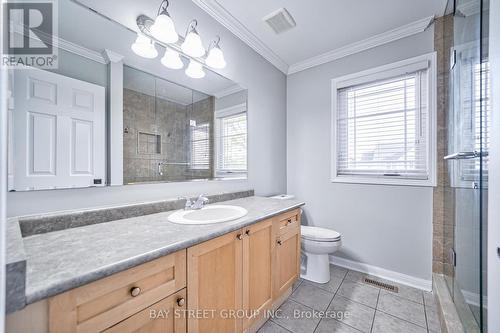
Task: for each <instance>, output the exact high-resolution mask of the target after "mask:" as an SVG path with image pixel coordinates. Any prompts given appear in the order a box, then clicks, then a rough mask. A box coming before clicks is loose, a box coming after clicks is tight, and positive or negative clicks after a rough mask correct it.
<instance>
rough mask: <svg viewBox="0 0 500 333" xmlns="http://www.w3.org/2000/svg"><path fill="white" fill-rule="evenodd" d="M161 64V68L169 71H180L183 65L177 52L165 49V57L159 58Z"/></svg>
mask: <svg viewBox="0 0 500 333" xmlns="http://www.w3.org/2000/svg"><path fill="white" fill-rule="evenodd" d="M161 63H162V65H163V66H165V67H167V68H170V69H181V68H182V67H184V63H183V62H182V60H181V57H180V56H179V53H178V52H177V51H174V50H172V49H169V48H167V50H166V51H165V55H164V56H163V57H162V58H161Z"/></svg>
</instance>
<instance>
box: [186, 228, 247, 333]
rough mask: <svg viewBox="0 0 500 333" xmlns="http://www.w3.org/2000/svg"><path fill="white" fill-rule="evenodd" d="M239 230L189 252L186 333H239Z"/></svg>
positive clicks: (240, 278)
mask: <svg viewBox="0 0 500 333" xmlns="http://www.w3.org/2000/svg"><path fill="white" fill-rule="evenodd" d="M242 232H243V231H242V230H239V231H237V232H232V233H229V234H226V235H224V236H221V237H218V238H215V239H213V240H210V241H207V242H204V243H201V244H199V245H196V246H193V247H191V248H189V249H188V290H189V302H188V309H189V310H190V314H193V315H192V316H191V315H190V316H189V318H188V332H190V333H238V332H241V331H242V320H241V319H238V318H236V316H234V313H231V311H236V310H238V309H241V308H242V280H243V278H242V269H243V268H242V259H243V258H242V245H243V241H242V239H243V236H242Z"/></svg>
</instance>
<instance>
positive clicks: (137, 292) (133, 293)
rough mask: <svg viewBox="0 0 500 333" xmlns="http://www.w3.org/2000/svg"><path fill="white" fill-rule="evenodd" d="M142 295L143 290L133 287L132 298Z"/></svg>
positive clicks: (131, 290)
mask: <svg viewBox="0 0 500 333" xmlns="http://www.w3.org/2000/svg"><path fill="white" fill-rule="evenodd" d="M140 293H141V288H139V287H133V288H132V289H130V295H132V297H136V296H139V294H140Z"/></svg>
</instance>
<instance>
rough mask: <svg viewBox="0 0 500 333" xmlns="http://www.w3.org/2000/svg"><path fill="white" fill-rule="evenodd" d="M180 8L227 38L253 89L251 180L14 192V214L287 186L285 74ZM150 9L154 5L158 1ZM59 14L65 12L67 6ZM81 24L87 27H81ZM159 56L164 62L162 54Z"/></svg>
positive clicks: (232, 66)
mask: <svg viewBox="0 0 500 333" xmlns="http://www.w3.org/2000/svg"><path fill="white" fill-rule="evenodd" d="M64 1H68V0H64ZM176 8H177V9H176V10H177V14H178V15H177V16H178V17H180V18H182V17H186V18H188V17H190V18H193V17H195V18H197V19H198V22H199V23H202V24H201V25H200V33H201V30H202V31H203V34H204V35H205V36H215V35H217V34H219V35H221V37H222V41H223V42H222V44H221V45H223V49H224V53H225V58H226V61H227V63H228V66H227V67H226V68H225V69H224V70H223V71H222V74H224V75H225V76H226V77H228V78H229V79H231V80H233V81H235V82H237V83H239V84H241V85H242V86H244V87H245V88H247V89H248V131H249V134H248V140H249V142H248V153H249V166H248V167H249V173H248V180H247V181H230V180H228V181H209V182H194V183H170V184H167V183H165V184H154V185H129V186H123V187H118V188H113V187H111V188H110V187H108V188H99V189H95V188H89V189H69V190H56V191H37V192H17V193H9V194H8V198H7V199H8V215H9V216H17V215H24V214H30V213H37V212H48V211H54V210H64V209H71V208H79V207H93V206H100V205H106V204H116V203H127V202H136V201H144V200H155V199H162V198H168V197H175V196H178V195H183V194H192V193H202V192H204V193H211V192H219V191H234V190H241V189H255V191H256V194H258V195H271V194H276V193H283V192H285V190H286V130H285V126H286V77H285V75H284V74H283V73H281V72H280V71H279V70H277V69H276V68H275V67H274V66H272V65H271V64H270V63H268V62H267V61H266V60H265V59H264V58H262V57H261V56H260V55H259V54H257V53H256V52H255V51H253V50H252V49H251V48H250V47H248V46H247V45H246V44H244V43H243V42H242V41H241V40H239V39H238V38H236V37H235V36H234V35H232V34H231V33H230V32H229V31H228V30H226V29H225V28H224V27H222V26H221V25H220V24H218V23H217V22H216V21H215V20H214V19H212V18H211V17H210V16H209V15H208V14H206V13H205V12H204V11H202V10H201V9H200V8H198V7H197V6H196V5H195V4H193V3H192V2H191V1H182V2H176ZM146 9H151V10H153V8H152V7H151V8H149V7H148V8H145V10H146ZM59 14H60V15H61V14H62V13H61V11H60V13H59ZM201 27H203V28H201ZM76 29H81V28H78V27H76ZM60 33H61V32H60ZM62 35H63V37H65V36H64V34H62ZM87 35H88V33H87ZM132 37H133V36H132ZM132 40H133V39H132ZM130 43H131V41H129V40H124V41H123V45H125V46H126V48H127V49H129V45H130ZM155 61H157V62H159V59H155Z"/></svg>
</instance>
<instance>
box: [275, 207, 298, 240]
mask: <svg viewBox="0 0 500 333" xmlns="http://www.w3.org/2000/svg"><path fill="white" fill-rule="evenodd" d="M277 221H278V225H279V230H278V235H284V234H286V233H289V232H294V231H295V230H297V229H299V228H300V211H299V210H298V209H295V210H292V211H290V212H286V213H284V214H281V215H279V216H277Z"/></svg>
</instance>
